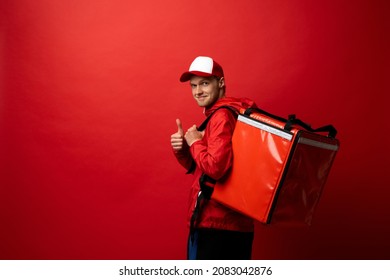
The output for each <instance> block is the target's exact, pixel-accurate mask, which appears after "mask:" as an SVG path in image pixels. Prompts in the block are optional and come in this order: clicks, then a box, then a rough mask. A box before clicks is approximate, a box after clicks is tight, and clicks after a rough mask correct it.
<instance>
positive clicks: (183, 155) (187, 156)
mask: <svg viewBox="0 0 390 280" xmlns="http://www.w3.org/2000/svg"><path fill="white" fill-rule="evenodd" d="M184 142H185V141H184ZM172 151H173V154H174V155H175V157H176V159H177V161H178V162H179V163H180V165H181V166H183V167H184V168H185V169H186V170H187V173H192V172H193V167H194V166H193V165H194V164H195V162H194V160H193V158H192V156H191V153H190V150H189V147H188V145H186V143H185V144H184V147H183V149H182V150H181V151H175V150H173V149H172Z"/></svg>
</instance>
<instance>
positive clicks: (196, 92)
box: [194, 85, 203, 95]
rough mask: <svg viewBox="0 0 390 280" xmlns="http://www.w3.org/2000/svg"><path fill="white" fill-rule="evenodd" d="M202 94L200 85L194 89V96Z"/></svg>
mask: <svg viewBox="0 0 390 280" xmlns="http://www.w3.org/2000/svg"><path fill="white" fill-rule="evenodd" d="M202 93H203V91H202V87H201V86H200V85H197V86H196V87H194V94H195V95H200V94H202Z"/></svg>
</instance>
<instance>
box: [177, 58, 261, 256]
mask: <svg viewBox="0 0 390 280" xmlns="http://www.w3.org/2000/svg"><path fill="white" fill-rule="evenodd" d="M180 81H181V82H188V81H189V84H190V86H191V90H192V95H193V97H194V99H195V101H196V102H197V103H198V105H199V106H200V107H203V108H204V114H205V116H206V117H208V116H210V115H211V114H213V113H214V114H213V115H212V116H211V118H210V119H209V121H208V123H207V126H206V128H205V129H204V130H203V131H198V130H197V128H196V125H193V126H192V127H190V128H189V129H188V130H187V131H186V133H184V130H183V127H182V123H181V121H180V120H179V119H177V120H176V124H177V128H178V130H177V132H176V133H174V134H172V136H171V146H172V148H173V152H174V155H175V156H176V158H177V160H178V161H179V163H180V164H181V165H182V166H183V167H184V168H186V170H187V171H188V173H192V174H193V175H194V177H195V180H194V183H193V185H192V188H191V191H190V205H189V212H188V220H189V224H190V236H189V239H188V258H189V259H250V258H251V252H252V241H253V229H254V225H253V220H252V219H251V218H249V217H246V216H244V215H242V214H239V213H237V212H235V211H233V210H232V209H229V208H227V207H225V206H223V205H221V204H219V203H218V202H216V201H214V200H212V199H210V196H211V194H212V191H213V183H215V181H214V180H219V179H221V178H222V177H223V176H225V175H226V174H227V172H228V171H229V168H230V167H231V165H232V161H233V152H232V143H231V139H232V135H233V131H234V128H235V124H236V117H237V115H236V114H235V113H233V112H232V111H231V110H229V109H228V108H225V107H224V108H219V107H221V106H229V107H231V108H234V109H236V110H238V109H239V108H248V107H256V105H255V104H254V102H253V101H251V100H249V99H246V98H241V99H238V98H232V97H226V96H225V91H226V86H225V78H224V73H223V69H222V67H221V66H220V65H219V64H218V63H217V62H216V61H214V60H213V59H212V58H210V57H204V56H200V57H197V58H195V60H194V61H193V62H192V63H191V65H190V68H189V71H187V72H184V73H183V74H182V75H181V77H180ZM218 108H219V109H218ZM217 109H218V110H217ZM205 178H206V179H205ZM205 181H206V182H205ZM203 197H204V199H200V198H203Z"/></svg>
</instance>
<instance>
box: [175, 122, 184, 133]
mask: <svg viewBox="0 0 390 280" xmlns="http://www.w3.org/2000/svg"><path fill="white" fill-rule="evenodd" d="M176 124H177V133H179V134H180V135H181V136H183V135H184V132H183V127H182V125H181V121H180V119H176Z"/></svg>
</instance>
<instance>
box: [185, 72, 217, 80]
mask: <svg viewBox="0 0 390 280" xmlns="http://www.w3.org/2000/svg"><path fill="white" fill-rule="evenodd" d="M192 76H200V77H211V76H213V74H210V73H205V72H200V71H191V72H184V73H183V74H182V75H181V77H180V82H187V81H189V80H190V79H191V77H192Z"/></svg>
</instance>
